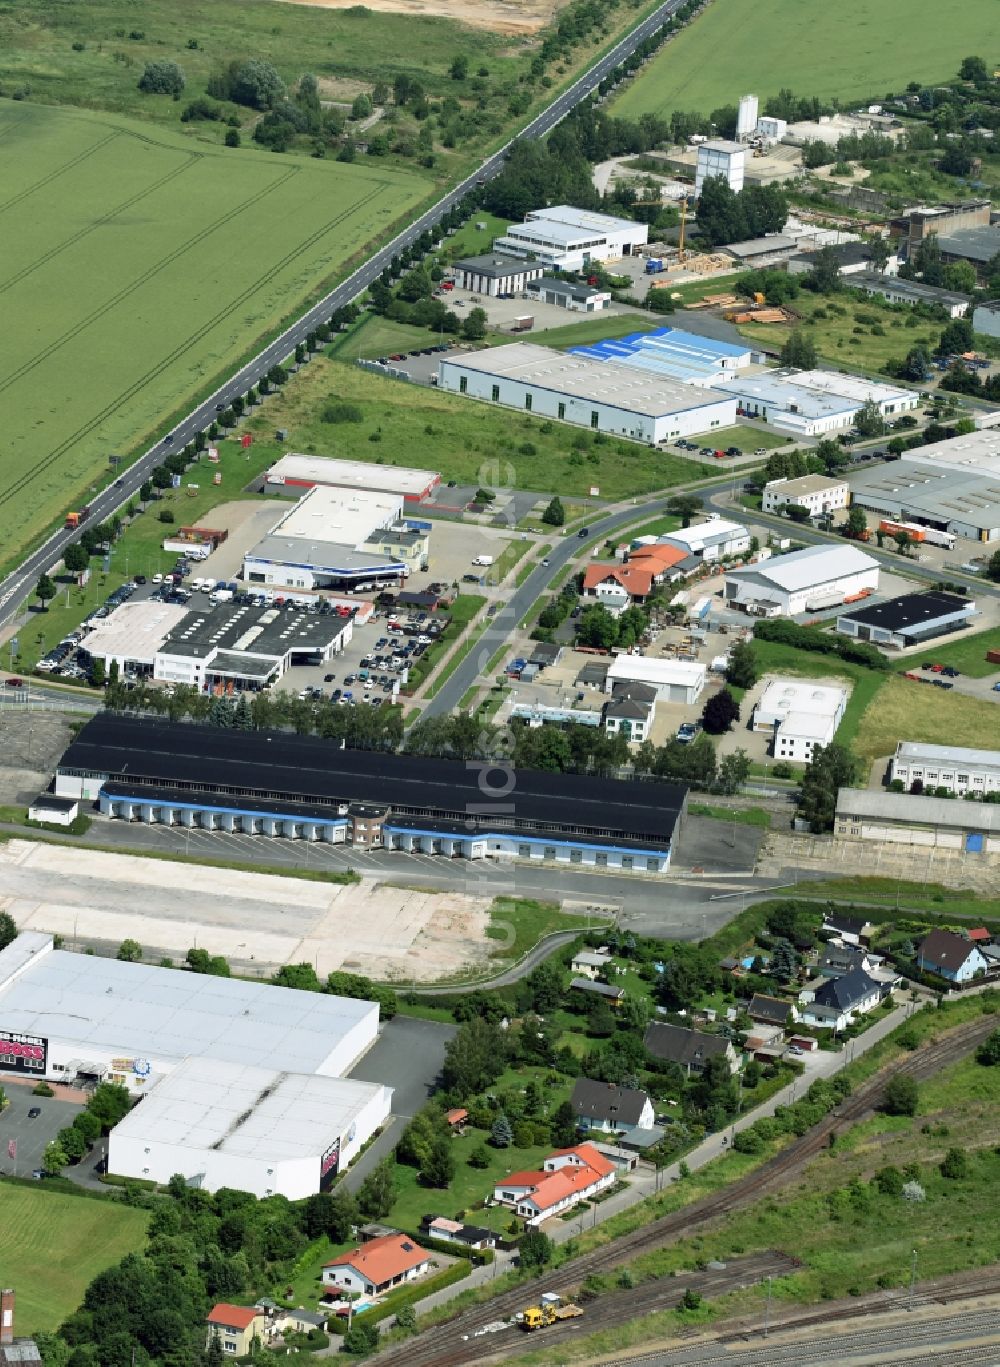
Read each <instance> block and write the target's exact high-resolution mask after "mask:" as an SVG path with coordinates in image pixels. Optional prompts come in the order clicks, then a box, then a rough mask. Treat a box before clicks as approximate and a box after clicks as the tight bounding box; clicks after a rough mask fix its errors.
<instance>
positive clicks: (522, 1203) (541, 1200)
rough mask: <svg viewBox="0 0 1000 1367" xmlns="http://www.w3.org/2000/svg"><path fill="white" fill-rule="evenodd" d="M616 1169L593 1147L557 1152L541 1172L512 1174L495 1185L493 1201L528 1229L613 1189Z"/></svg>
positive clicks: (580, 1146) (577, 1147)
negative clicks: (506, 1207)
mask: <svg viewBox="0 0 1000 1367" xmlns="http://www.w3.org/2000/svg"><path fill="white" fill-rule="evenodd" d="M614 1181H615V1165H614V1163H613V1162H612V1161H611V1160H610V1159H609V1158H605V1157H604V1155H603V1154H601V1153H598V1151H597V1149H595V1148H594V1146H593V1144H586V1143H584V1144H577V1145H575V1146H574V1147H573V1148H571V1149H557V1150H556V1151H555V1153H552V1154H550V1155H549V1156H548V1158H546V1159H545V1161H544V1162H543V1164H542V1171H541V1172H511V1173H508V1174H507V1176H506V1177H505V1178H504V1179H503V1181H502V1182H499V1183H497V1184H496V1186H495V1187H494V1190H493V1199H494V1200H495V1201H499V1202H500V1203H501V1204H502V1205H507V1206H510V1207H511V1208H512V1209H513V1210H514V1213H515V1214H516V1215H520V1216H521V1217H522V1218H523V1219H524V1221H525V1223H526V1224H527V1225H529V1226H535V1227H537V1226H538V1225H540V1224H541V1223H542V1221H543V1220H548V1219H551V1218H552V1217H553V1216H555V1215H561V1214H562V1213H563V1212H564V1211H567V1210H571V1209H572V1208H573V1207H574V1206H576V1205H579V1203H580V1202H581V1201H587V1200H590V1199H591V1198H592V1197H594V1196H596V1195H598V1193H600V1192H602V1191H605V1190H606V1189H607V1188H608V1187H610V1186H613V1185H614Z"/></svg>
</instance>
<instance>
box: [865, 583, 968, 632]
mask: <svg viewBox="0 0 1000 1367" xmlns="http://www.w3.org/2000/svg"><path fill="white" fill-rule="evenodd" d="M974 607H975V604H974V603H972V602H970V600H969V599H968V598H960V597H959V596H958V594H955V593H938V592H935V591H929V592H927V593H906V594H904V595H903V596H902V597H901V598H891V599H890V600H889V601H888V602H887V603H872V604H871V605H870V606H869V607H864V608H859V609H858V610H857V612H842V613H841V614H840V615H841V617H842V618H847V620H848V621H851V622H863V623H864V624H865V626H870V627H882V628H884V630H886V631H905V630H906V629H907V628H908V627H920V626H926V624H927V623H928V622H936V621H937V620H938V618H940V617H951V616H952V615H953V614H954V613H956V612H971V611H972V609H973V608H974Z"/></svg>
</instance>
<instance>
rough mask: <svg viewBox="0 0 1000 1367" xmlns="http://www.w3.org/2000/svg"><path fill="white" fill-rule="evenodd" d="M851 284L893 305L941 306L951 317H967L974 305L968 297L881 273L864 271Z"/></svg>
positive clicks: (849, 282) (853, 278) (854, 288)
mask: <svg viewBox="0 0 1000 1367" xmlns="http://www.w3.org/2000/svg"><path fill="white" fill-rule="evenodd" d="M848 284H849V285H850V287H851V289H852V290H863V291H864V293H865V294H877V295H879V296H881V298H883V299H886V300H888V302H889V303H890V304H937V305H938V306H939V307H940V308H943V309H944V311H945V312H946V313H947V315H948V317H949V318H964V317H965V315H966V313H967V312H968V310H969V305H970V304H971V303H972V299H971V297H970V296H969V295H968V294H959V293H957V292H956V291H955V290H943V289H938V287H937V286H936V285H922V284H921V283H920V281H919V280H901V279H900V278H899V276H897V275H882V274H881V273H880V272H879V271H860V272H858V273H857V274H854V275H852V276H851V278H850V280H849V281H848Z"/></svg>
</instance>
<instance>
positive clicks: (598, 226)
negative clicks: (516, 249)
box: [524, 204, 649, 256]
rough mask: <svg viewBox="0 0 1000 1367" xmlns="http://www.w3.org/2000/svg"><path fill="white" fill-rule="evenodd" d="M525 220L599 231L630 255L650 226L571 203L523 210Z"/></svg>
mask: <svg viewBox="0 0 1000 1367" xmlns="http://www.w3.org/2000/svg"><path fill="white" fill-rule="evenodd" d="M524 220H525V222H526V223H539V222H542V223H565V224H567V225H568V226H569V227H571V228H577V229H578V230H579V231H581V232H588V233H599V234H601V236H602V237H603V238H604V239H605V240H606V241H607V243H608V245H609V247H610V248H613V249H614V250H615V251H616V252H617V254H618V255H619V256H631V255H632V254H633V253H634V252H635V250H636V248H637V247H644V246H645V245H646V243H647V242H648V241H649V226H648V224H646V223H639V222H638V221H637V220H636V219H634V218H618V217H616V215H614V214H600V213H597V212H596V211H595V210H593V209H577V208H576V207H575V206H574V205H572V204H552V205H550V206H549V207H548V208H544V209H532V210H531V212H530V213H527V214H525V216H524Z"/></svg>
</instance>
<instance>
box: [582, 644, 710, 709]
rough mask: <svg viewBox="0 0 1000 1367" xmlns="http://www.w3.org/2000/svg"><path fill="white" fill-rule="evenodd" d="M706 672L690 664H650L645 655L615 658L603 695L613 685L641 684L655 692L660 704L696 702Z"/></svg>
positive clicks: (702, 666) (672, 662)
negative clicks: (653, 689) (646, 685)
mask: <svg viewBox="0 0 1000 1367" xmlns="http://www.w3.org/2000/svg"><path fill="white" fill-rule="evenodd" d="M705 673H706V668H705V666H704V665H703V664H698V663H696V662H694V661H689V660H650V659H647V658H646V656H644V655H618V656H616V657H615V659H614V660H612V662H611V666H610V668H609V669H608V673H607V678H606V680H605V684H604V691H605V692H606V693H612V692H613V691H614V686H615V684H629V683H640V684H648V685H649V686H650V688H655V689H656V697H657V700H658V701H660V702H683V703H693V702H697V701H698V699H699V698H700V697H701V693H702V690H703V689H704V687H705Z"/></svg>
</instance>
